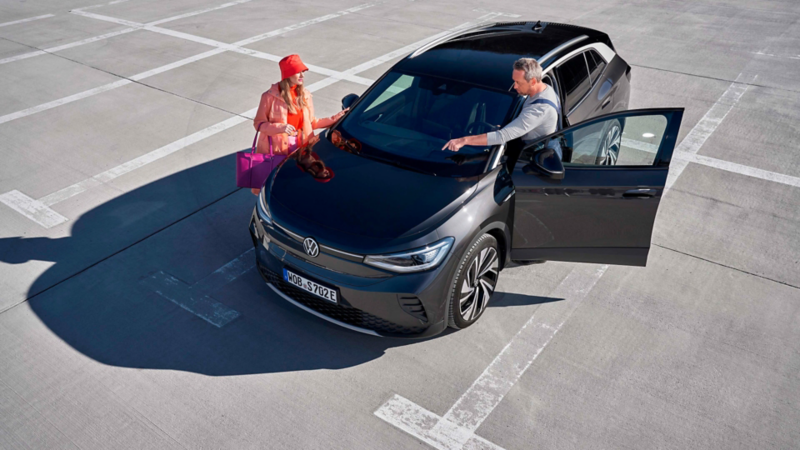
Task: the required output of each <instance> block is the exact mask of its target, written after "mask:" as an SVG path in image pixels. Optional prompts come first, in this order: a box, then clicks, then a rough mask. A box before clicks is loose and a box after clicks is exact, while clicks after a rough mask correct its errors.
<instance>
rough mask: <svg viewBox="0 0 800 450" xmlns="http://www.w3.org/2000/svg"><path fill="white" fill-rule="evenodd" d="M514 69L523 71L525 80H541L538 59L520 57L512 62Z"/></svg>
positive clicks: (540, 68)
mask: <svg viewBox="0 0 800 450" xmlns="http://www.w3.org/2000/svg"><path fill="white" fill-rule="evenodd" d="M514 70H521V71H523V72H525V80H526V81H531V80H536V82H537V83H540V82H541V81H542V66H541V65H539V61H536V60H535V59H533V58H520V59H518V60H516V61H515V62H514Z"/></svg>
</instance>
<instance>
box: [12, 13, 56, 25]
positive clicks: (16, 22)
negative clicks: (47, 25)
mask: <svg viewBox="0 0 800 450" xmlns="http://www.w3.org/2000/svg"><path fill="white" fill-rule="evenodd" d="M49 17H55V14H44V15H41V16H36V17H28V18H27V19H20V20H15V21H13V22H5V23H0V28H2V27H7V26H9V25H16V24H18V23H25V22H33V21H34V20H40V19H47V18H49Z"/></svg>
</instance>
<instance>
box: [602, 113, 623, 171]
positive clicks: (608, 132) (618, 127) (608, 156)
mask: <svg viewBox="0 0 800 450" xmlns="http://www.w3.org/2000/svg"><path fill="white" fill-rule="evenodd" d="M622 127H623V123H622V122H620V121H619V120H612V121H611V123H609V124H608V125H607V126H606V127H605V129H604V130H603V137H602V138H601V141H600V148H599V149H598V152H597V161H596V162H595V164H596V165H598V166H615V165H617V160H618V159H619V149H620V147H621V145H622Z"/></svg>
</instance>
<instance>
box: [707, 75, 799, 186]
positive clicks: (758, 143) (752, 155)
mask: <svg viewBox="0 0 800 450" xmlns="http://www.w3.org/2000/svg"><path fill="white" fill-rule="evenodd" d="M798 64H799V65H798V69H800V61H798ZM759 81H760V79H759ZM799 108H800V92H790V91H786V90H782V89H781V90H778V89H771V88H763V87H758V86H754V87H751V88H750V89H748V91H747V92H746V93H745V94H744V95H743V96H742V99H741V105H740V106H739V107H737V108H735V109H733V110H732V111H731V113H730V114H728V117H726V118H725V121H724V122H723V123H722V124H721V125H720V126H719V128H718V129H717V131H716V132H715V133H714V135H712V136H711V138H709V140H708V141H707V142H706V144H705V145H704V146H703V149H702V151H701V152H700V154H702V155H705V156H711V157H714V158H719V159H723V160H726V161H731V162H736V163H739V164H745V165H747V166H752V167H758V168H761V169H764V170H769V171H772V172H778V173H783V174H786V175H792V176H800V159H798V158H797V151H796V147H795V145H796V143H797V142H798V141H800V128H798V127H797V119H796V112H797V111H798V109H799Z"/></svg>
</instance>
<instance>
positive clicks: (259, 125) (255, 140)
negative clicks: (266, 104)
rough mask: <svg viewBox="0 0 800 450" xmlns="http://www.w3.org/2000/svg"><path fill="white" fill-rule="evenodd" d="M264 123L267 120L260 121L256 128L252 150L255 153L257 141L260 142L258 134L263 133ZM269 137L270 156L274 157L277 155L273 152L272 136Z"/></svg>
mask: <svg viewBox="0 0 800 450" xmlns="http://www.w3.org/2000/svg"><path fill="white" fill-rule="evenodd" d="M264 123H265V122H261V123H259V124H258V128H257V129H256V137H254V138H253V147H252V148H251V150H250V152H251V153H253V154H255V153H256V142H258V135H259V134H261V125H264ZM267 139H268V140H269V157H270V158H272V157H273V156H275V155H273V153H272V136H267Z"/></svg>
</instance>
